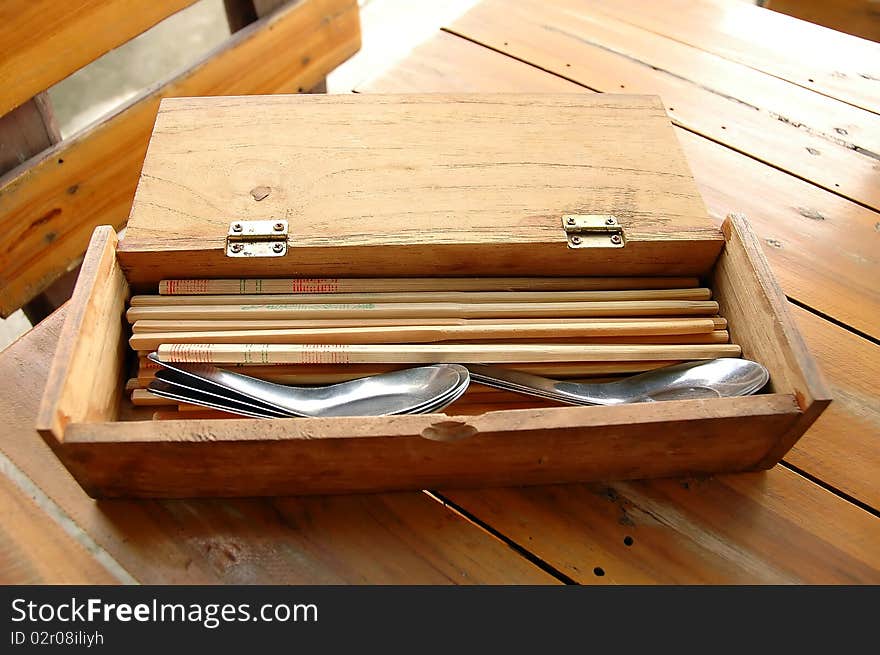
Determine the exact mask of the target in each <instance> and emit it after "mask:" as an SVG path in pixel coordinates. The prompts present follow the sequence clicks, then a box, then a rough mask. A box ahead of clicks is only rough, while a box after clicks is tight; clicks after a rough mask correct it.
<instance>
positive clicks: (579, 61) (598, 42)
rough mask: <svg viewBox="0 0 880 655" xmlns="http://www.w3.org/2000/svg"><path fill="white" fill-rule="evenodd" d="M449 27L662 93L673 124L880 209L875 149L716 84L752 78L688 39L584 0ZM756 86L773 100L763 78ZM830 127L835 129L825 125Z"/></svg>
mask: <svg viewBox="0 0 880 655" xmlns="http://www.w3.org/2000/svg"><path fill="white" fill-rule="evenodd" d="M500 16H504V20H503V21H500V20H499V17H500ZM449 29H451V30H453V31H454V32H455V33H456V34H460V35H462V36H464V37H466V38H468V39H471V40H474V41H477V42H479V43H482V44H484V45H487V46H489V47H491V48H493V49H496V50H499V51H501V52H505V53H508V54H510V55H512V56H514V57H516V58H518V59H522V60H524V61H527V62H529V63H532V64H534V65H536V66H538V67H540V68H542V69H544V70H547V71H550V72H552V73H555V74H558V75H563V76H565V77H567V78H569V79H572V80H575V81H577V82H578V83H581V84H583V85H584V86H587V87H590V88H592V89H595V90H597V91H606V92H612V93H656V94H658V95H660V96H661V97H662V98H663V101H664V103H665V104H666V106H667V107H672V108H674V111H673V110H670V112H669V113H670V116H671V118H672V120H673V121H674V122H675V124H676V125H680V126H682V127H685V128H687V129H689V130H692V131H694V132H696V133H698V134H701V135H703V136H706V137H708V138H710V139H712V140H714V141H718V142H720V143H723V144H725V145H728V146H730V147H732V148H734V149H736V150H739V151H740V152H747V153H748V154H749V155H751V156H752V157H755V158H757V159H759V160H761V161H764V162H767V163H769V164H771V165H773V166H774V167H777V168H780V169H782V170H785V171H789V172H791V173H792V174H794V175H797V176H798V177H801V178H803V179H806V180H809V181H811V182H813V183H814V184H817V185H820V186H822V187H824V188H825V189H827V190H829V191H832V192H834V193H839V194H842V195H844V196H846V197H847V198H850V199H853V200H855V201H857V202H860V203H863V204H865V205H868V206H870V207H873V208H874V209H880V171H878V169H877V167H876V164H877V160H876V157H875V156H872V153H873V152H875V151H873V150H871V149H870V148H869V149H868V150H867V152H866V154H863V153H861V152H858V151H857V150H856V149H853V148H851V147H848V146H847V145H845V144H841V143H839V141H838V139H834V138H832V139H829V138H826V137H823V136H820V134H821V132H822V129H823V128H822V126H821V125H819V126H816V127H815V128H814V127H813V126H812V125H809V124H807V125H806V127H807V128H809V129H800V128H799V127H796V126H795V124H793V123H796V119H794V118H792V119H790V121H789V122H785V121H781V120H779V114H778V113H776V111H773V110H772V109H770V108H768V107H767V104H768V102H769V103H771V104H772V103H773V100H772V99H771V100H770V101H763V102H762V103H761V105H760V106H758V107H755V106H754V105H752V104H751V103H750V96H749V95H748V94H743V93H742V92H741V90H740V89H738V88H733V89H728V88H726V86H725V85H723V84H720V83H718V82H717V81H716V80H717V79H726V78H729V77H738V75H737V72H738V71H737V70H736V69H737V68H744V69H745V71H746V72H745V73H744V75H745V76H746V77H749V76H750V75H751V74H752V71H751V69H746V68H745V67H744V66H741V65H739V64H730V63H724V62H723V61H721V60H719V61H717V62H713V61H711V56H710V55H705V56H703V58H704V59H707V60H710V61H709V62H708V63H705V62H702V61H700V59H699V57H700V55H699V54H698V53H696V54H694V53H691V52H690V50H693V49H692V48H689V47H688V46H684V45H682V44H679V43H677V42H675V41H672V40H670V39H666V38H663V37H658V36H656V35H652V34H650V33H649V32H645V31H644V30H641V29H638V28H633V27H632V26H631V25H627V24H626V23H620V22H617V21H615V20H614V19H612V18H609V17H607V16H604V15H602V14H601V13H599V14H596V13H595V12H594V11H593V10H591V9H590V6H589V5H584V4H583V3H575V2H570V3H554V4H553V5H551V6H548V5H546V3H541V2H538V0H516V2H513V3H508V2H503V1H502V0H486V1H485V2H481V3H480V4H478V5H477V6H476V7H475V8H474V9H472V10H471V11H469V12H468V13H467V14H465V15H464V16H463V17H461V18H459V19H458V20H457V21H456V22H455V23H454V24H453V25H452V26H451V27H450V28H449ZM505 44H507V45H505ZM710 64H717V65H715V66H710ZM665 66H669V70H667V69H666V68H665ZM701 67H702V68H707V69H709V70H707V71H706V72H705V79H701V78H700V74H699V73H696V74H695V73H694V72H693V71H695V70H696V71H699V70H701ZM727 68H731V69H733V70H724V69H727ZM743 84H744V85H745V84H748V80H744V81H743ZM783 91H784V87H783ZM753 92H754V93H755V94H756V95H759V96H760V97H761V98H764V97H768V96H770V97H771V98H772V96H771V94H769V93H765V92H764V91H762V89H760V87H758V86H757V85H755V86H754V91H753ZM743 95H744V96H745V97H741V96H743ZM829 102H831V103H833V101H830V100H829ZM797 103H798V98H796V97H790V98H789V97H783V98H782V101H781V102H779V101H777V102H776V103H775V104H773V108H774V109H775V110H777V111H778V110H781V109H782V108H783V107H788V106H792V105H794V104H797ZM804 104H807V103H804ZM756 109H757V111H756ZM762 109H764V110H765V111H762ZM816 113H818V112H816ZM864 113H865V119H864V120H863V121H862V123H864V124H865V126H866V128H865V131H866V133H870V131H871V128H872V126H874V127H875V129H874V131H875V132H876V131H877V129H876V127H880V117H877V116H874V115H872V114H870V113H867V112H864ZM783 117H785V116H784V115H783ZM813 129H815V130H816V132H817V133H818V134H817V133H814V132H813V131H812V130H813ZM830 134H834V132H831V131H830V130H829V135H830ZM876 152H880V148H877V149H876ZM844 171H846V174H844Z"/></svg>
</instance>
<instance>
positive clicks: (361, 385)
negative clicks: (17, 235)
mask: <svg viewBox="0 0 880 655" xmlns="http://www.w3.org/2000/svg"><path fill="white" fill-rule="evenodd" d="M148 357H149V359H150V360H152V361H154V362H156V363H157V364H159V365H160V366H163V367H165V368H168V369H170V370H172V371H176V372H177V373H180V374H181V375H184V376H187V377H189V378H190V379H194V380H198V381H199V382H200V384H199V385H198V388H197V389H198V391H199V392H204V391H205V389H206V386H205V385H207V388H210V389H212V393H215V394H217V395H220V396H226V397H227V398H230V399H231V400H232V401H233V402H235V401H239V402H240V401H242V400H243V399H244V400H245V401H246V402H256V403H257V404H260V405H266V406H268V407H269V408H273V409H275V410H280V411H281V412H284V413H286V414H287V415H289V416H311V417H317V416H384V415H388V414H415V413H426V410H427V411H436V410H437V409H439V408H442V407H445V406H446V405H448V404H449V403H450V402H452V401H453V400H455V399H456V398H458V397H460V396H461V394H463V393H464V391H465V390H466V389H467V385H468V384H469V381H470V376H469V374H468V371H467V369H466V368H464V367H463V366H459V365H457V364H434V365H431V366H420V367H417V368H410V369H405V370H401V371H392V372H389V373H382V374H379V375H374V376H370V377H366V378H360V379H358V380H350V381H348V382H340V383H339V384H332V385H328V386H324V387H290V386H285V385H281V384H274V383H272V382H266V381H265V380H259V379H257V378H252V377H249V376H246V375H241V374H240V373H233V372H232V371H227V370H224V369H220V368H217V367H215V366H211V365H210V364H196V363H185V364H184V363H174V364H172V363H169V362H163V361H161V360H160V359H159V358H158V357H157V355H156V353H150V354H149V355H148ZM166 382H167V380H166ZM177 391H180V389H177ZM230 392H232V393H230ZM247 399H250V400H249V401H248V400H247ZM197 404H198V403H197Z"/></svg>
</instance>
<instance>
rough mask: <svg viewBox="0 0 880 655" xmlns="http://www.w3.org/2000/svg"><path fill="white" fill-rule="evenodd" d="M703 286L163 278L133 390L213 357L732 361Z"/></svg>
mask: <svg viewBox="0 0 880 655" xmlns="http://www.w3.org/2000/svg"><path fill="white" fill-rule="evenodd" d="M698 284H699V283H698V280H697V279H696V278H681V277H675V278H673V277H666V278H660V277H649V278H635V277H621V278H550V277H548V278H419V279H414V278H399V279H397V278H390V279H328V280H324V279H321V280H316V279H246V280H164V281H162V282H161V283H160V285H159V293H158V294H155V295H136V296H134V297H133V298H132V299H131V306H130V308H129V310H128V312H127V318H128V320H129V321H130V322H131V323H132V336H131V339H130V344H131V347H132V348H133V349H134V350H136V351H138V353H139V355H140V360H139V361H140V367H139V370H138V374H137V378H136V379H134V380H132V381H130V383H129V386H130V387H131V388H132V389H133V390H135V392H136V393H135V395H134V396H133V399H134V400H135V402H136V403H138V402H139V401H140V402H141V403H147V402H150V403H151V402H152V401H148V400H147V398H148V394H146V392H142V390H143V388H144V387H145V386H146V384H148V383H149V380H150V379H151V378H152V377H153V376H154V374H155V368H156V365H155V364H153V363H152V362H149V360H147V359H146V354H147V353H150V352H153V351H155V352H157V353H158V355H159V358H160V359H162V360H164V361H169V362H207V363H211V364H214V365H217V366H220V367H229V368H234V370H236V371H238V372H241V373H245V374H247V375H253V376H255V377H260V378H263V379H266V380H269V381H272V382H279V383H283V384H329V383H333V382H339V381H343V380H348V379H353V378H357V377H363V376H364V375H371V374H375V373H379V372H383V371H387V370H393V369H395V368H402V367H406V366H412V365H418V364H426V363H436V362H456V363H484V364H497V365H501V366H506V367H509V368H515V369H518V370H523V371H528V372H530V373H535V374H538V375H545V376H547V377H555V378H581V377H595V376H609V375H620V374H626V373H636V372H641V371H646V370H650V369H653V368H657V367H659V366H665V365H668V364H672V363H676V362H681V361H690V360H699V359H714V358H716V357H738V356H739V355H740V349H739V347H738V346H737V345H735V344H732V343H730V339H729V334H728V331H727V329H726V328H727V321H726V320H725V319H724V318H723V317H721V316H719V315H718V312H719V308H718V303H717V302H715V301H714V300H712V292H711V290H710V289H708V288H705V287H700V286H698Z"/></svg>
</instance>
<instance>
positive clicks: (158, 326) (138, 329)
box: [132, 316, 727, 334]
mask: <svg viewBox="0 0 880 655" xmlns="http://www.w3.org/2000/svg"><path fill="white" fill-rule="evenodd" d="M657 320H663V321H664V322H669V323H675V322H677V321H682V322H686V321H692V320H694V319H693V318H678V317H663V318H662V319H658V318H652V317H644V318H632V317H630V318H617V317H614V318H589V317H586V318H578V319H577V322H578V323H582V324H584V323H590V324H592V323H606V322H608V321H614V322H615V323H626V324H629V323H648V322H653V321H657ZM700 320H711V321H712V324H713V327H714V329H716V330H723V329H725V328H726V327H727V319H725V318H722V317H720V316H706V317H701V318H700ZM538 322H540V323H542V324H544V325H549V324H553V325H568V324H570V323H571V322H572V319H570V318H552V317H541V318H540V319H539V320H538ZM532 323H535V319H531V318H471V319H466V318H328V319H317V320H308V319H291V320H272V319H264V320H238V319H225V320H224V319H216V320H198V319H193V320H163V319H158V320H154V319H141V320H137V321H135V322H134V323H133V324H132V332H133V333H134V334H142V333H147V332H211V331H213V332H219V331H224V332H225V331H228V330H301V329H317V328H345V327H351V328H356V327H392V326H404V325H412V326H417V327H419V326H427V325H519V324H532Z"/></svg>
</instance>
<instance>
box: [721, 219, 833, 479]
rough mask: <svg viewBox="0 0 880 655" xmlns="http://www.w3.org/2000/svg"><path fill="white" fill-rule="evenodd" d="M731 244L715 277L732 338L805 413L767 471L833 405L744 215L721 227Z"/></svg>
mask: <svg viewBox="0 0 880 655" xmlns="http://www.w3.org/2000/svg"><path fill="white" fill-rule="evenodd" d="M723 230H724V234H725V236H726V238H727V244H726V246H725V249H724V252H723V253H722V254H721V257H719V259H718V265H717V266H716V268H715V271H714V274H713V277H712V288H713V290H714V292H715V299H716V300H717V301H718V304H719V306H720V310H721V314H722V315H723V316H724V317H726V318H727V320H728V329H729V331H730V336H731V340H732V341H733V342H734V343H737V344H739V345H740V346H741V347H742V350H743V357H746V358H748V359H754V360H755V361H758V362H760V363H761V364H763V365H764V366H766V367H767V368H768V369H769V370H770V388H771V389H772V390H773V391H774V392H776V393H792V394H794V396H795V398H796V399H797V402H798V405H799V407H800V408H801V410H802V411H803V415H802V416H801V417H800V418H799V420H798V421H797V422H796V423H795V425H793V426H792V429H791V430H789V431H787V432H786V433H784V434H780V438H779V439H778V440H777V442H776V443H775V444H774V445H773V447H771V448H770V449H769V450H768V452H767V454H766V456H765V457H764V458H763V459H762V461H761V466H763V467H769V466H772V465H773V464H775V463H776V462H778V461H779V460H780V459H781V458H782V456H783V455H784V454H785V453H786V452H788V451H789V449H791V447H792V446H793V445H794V444H795V442H796V441H797V440H798V439H799V438H800V436H801V435H802V434H803V433H804V432H806V431H807V428H809V427H810V425H812V424H813V422H814V421H815V420H816V419H817V418H819V415H820V414H821V413H822V411H824V409H825V407H827V406H828V404H829V403H830V402H831V394H830V391H829V389H828V386H827V384H826V382H825V378H824V376H823V375H822V372H821V371H820V370H819V367H818V365H817V364H816V362H815V360H814V359H813V356H812V355H811V354H810V352H809V350H808V349H807V346H806V344H805V343H804V340H803V337H802V336H801V334H800V332H799V331H798V329H797V326H796V325H795V323H794V320H793V319H792V317H791V315H790V313H789V311H788V300H786V298H785V295H784V294H783V293H782V290H781V289H780V288H779V285H778V284H777V282H776V279H775V277H774V276H773V273H772V271H771V270H770V266H769V264H768V263H767V259H766V258H765V257H764V253H763V252H762V251H761V245H760V243H759V242H758V239H757V237H756V236H755V234H754V232H752V230H751V228H750V227H749V224H748V221H747V220H746V219H745V217H743V216H740V215H731V216H729V217H728V218H727V219H726V220H725V222H724V226H723Z"/></svg>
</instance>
